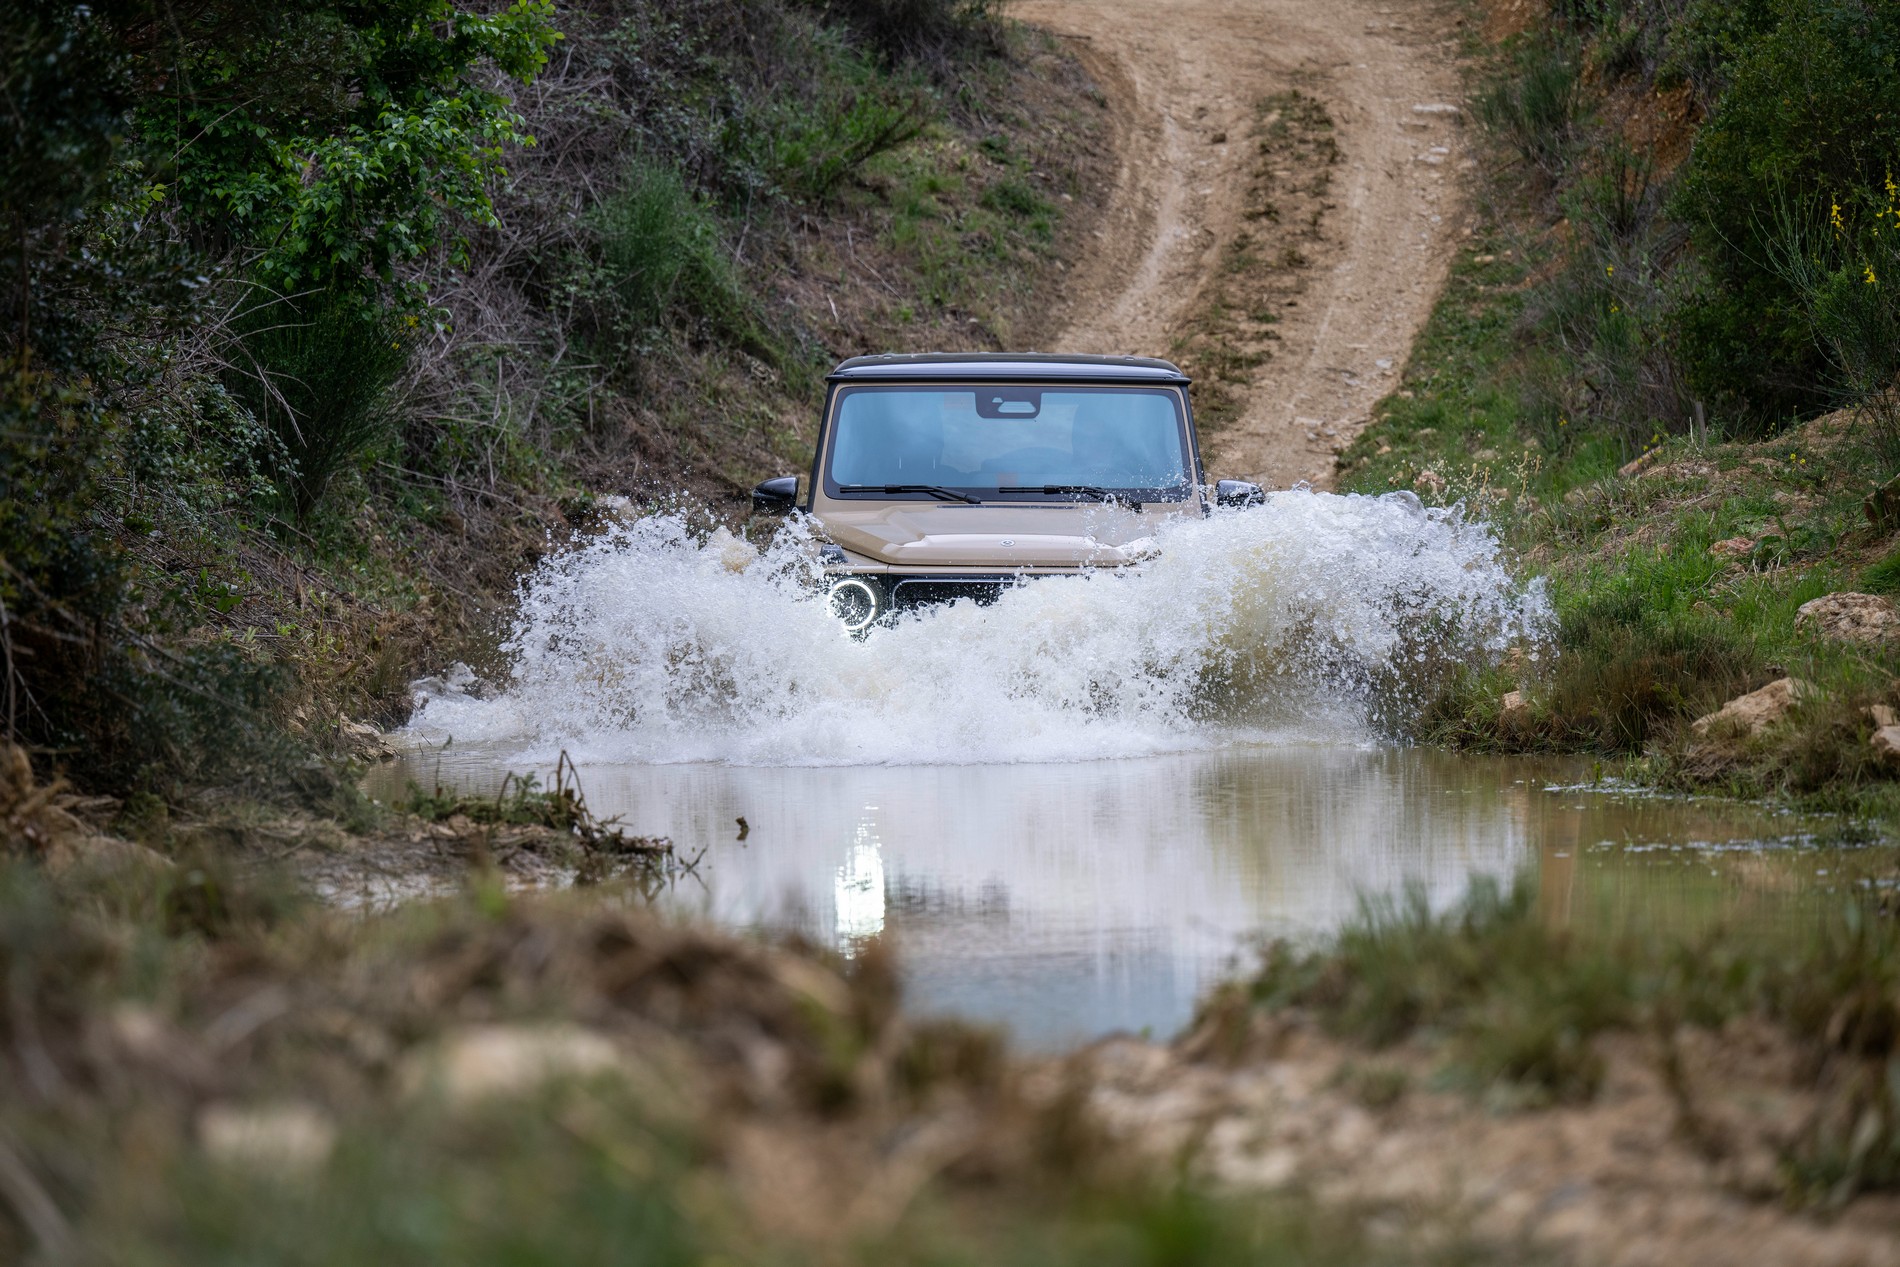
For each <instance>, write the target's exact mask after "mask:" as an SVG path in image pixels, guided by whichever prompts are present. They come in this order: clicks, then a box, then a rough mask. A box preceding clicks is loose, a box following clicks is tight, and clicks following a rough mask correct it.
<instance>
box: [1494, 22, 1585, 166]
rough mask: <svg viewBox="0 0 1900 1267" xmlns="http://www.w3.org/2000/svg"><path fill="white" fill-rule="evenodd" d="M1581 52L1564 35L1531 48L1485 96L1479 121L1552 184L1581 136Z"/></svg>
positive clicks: (1536, 41) (1547, 38) (1522, 51)
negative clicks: (1578, 53)
mask: <svg viewBox="0 0 1900 1267" xmlns="http://www.w3.org/2000/svg"><path fill="white" fill-rule="evenodd" d="M1578 83H1579V78H1578V67H1577V49H1576V46H1575V44H1574V43H1573V42H1572V41H1571V40H1570V39H1569V38H1568V37H1567V36H1564V35H1561V34H1553V35H1549V36H1544V37H1540V38H1536V39H1532V40H1530V41H1528V42H1526V43H1525V44H1524V45H1523V46H1522V47H1521V48H1520V49H1519V50H1518V53H1517V56H1516V59H1515V64H1514V65H1513V66H1512V67H1511V68H1510V70H1509V71H1508V72H1507V73H1506V74H1505V75H1504V76H1503V77H1502V78H1500V79H1499V80H1497V81H1496V82H1494V83H1493V84H1492V85H1491V86H1490V87H1488V88H1487V89H1485V91H1484V92H1482V93H1480V94H1479V96H1478V100H1477V110H1478V117H1479V118H1480V119H1481V120H1483V121H1484V123H1485V124H1486V126H1488V127H1490V128H1492V129H1494V130H1495V131H1497V132H1498V133H1499V134H1500V135H1502V136H1503V137H1504V138H1505V139H1506V140H1508V141H1509V142H1510V143H1511V145H1512V146H1513V147H1515V148H1516V150H1517V152H1518V154H1519V155H1520V156H1521V157H1522V158H1523V160H1524V161H1525V162H1526V163H1527V164H1529V165H1530V166H1531V167H1532V168H1534V169H1536V170H1537V171H1539V172H1541V173H1543V175H1544V176H1545V177H1546V178H1548V179H1555V178H1556V177H1558V176H1559V175H1561V174H1562V172H1563V170H1564V167H1565V165H1566V164H1567V163H1568V162H1569V159H1570V154H1571V147H1572V143H1573V141H1574V139H1575V135H1576V124H1577V112H1578V106H1579V96H1578Z"/></svg>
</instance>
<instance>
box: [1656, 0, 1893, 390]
mask: <svg viewBox="0 0 1900 1267" xmlns="http://www.w3.org/2000/svg"><path fill="white" fill-rule="evenodd" d="M1773 12H1774V18H1775V20H1774V23H1773V26H1772V28H1771V29H1768V30H1767V31H1766V32H1765V33H1764V34H1762V35H1761V36H1760V37H1759V38H1758V39H1755V40H1753V41H1750V42H1748V43H1747V44H1746V45H1745V46H1744V47H1742V48H1739V49H1736V50H1735V51H1734V52H1733V53H1732V54H1731V55H1730V56H1731V59H1732V60H1731V62H1730V65H1731V67H1732V69H1731V74H1730V82H1729V85H1728V87H1727V89H1726V90H1725V91H1724V92H1723V94H1722V96H1721V98H1720V101H1719V102H1718V104H1717V105H1716V108H1715V110H1714V112H1713V114H1712V115H1711V116H1710V118H1709V121H1708V122H1707V123H1706V124H1705V125H1704V126H1703V128H1702V130H1701V132H1700V134H1699V135H1698V137H1697V140H1696V147H1695V152H1694V154H1693V156H1692V157H1691V159H1690V162H1689V164H1688V167H1687V169H1686V171H1685V173H1684V176H1683V180H1682V183H1681V186H1680V188H1679V189H1678V191H1677V194H1676V197H1675V199H1674V203H1673V207H1674V210H1675V212H1676V214H1677V215H1678V216H1680V217H1681V219H1682V220H1683V221H1684V222H1685V223H1686V224H1688V225H1689V226H1690V227H1691V228H1692V230H1693V231H1694V234H1695V243H1696V248H1697V254H1698V257H1699V259H1700V261H1701V263H1702V265H1703V266H1704V267H1705V268H1706V269H1707V274H1708V283H1707V285H1706V287H1705V289H1704V290H1703V291H1702V292H1701V293H1700V294H1699V295H1697V296H1695V297H1693V298H1692V299H1691V300H1690V302H1689V303H1687V304H1685V306H1684V309H1683V314H1682V328H1683V331H1684V336H1685V352H1686V353H1687V360H1688V364H1687V367H1686V370H1687V374H1688V377H1689V379H1690V381H1691V383H1692V384H1693V385H1694V387H1695V388H1696V390H1697V391H1698V392H1700V393H1702V394H1703V395H1704V397H1705V398H1706V399H1710V400H1719V401H1721V402H1722V403H1723V404H1724V406H1725V407H1726V408H1728V409H1730V410H1733V411H1735V412H1736V413H1737V414H1738V415H1740V417H1741V418H1742V419H1744V420H1752V422H1753V423H1754V425H1758V426H1759V425H1764V424H1767V423H1770V422H1774V421H1778V420H1780V419H1781V418H1785V417H1786V415H1787V414H1788V413H1789V412H1791V411H1796V410H1811V409H1814V408H1816V407H1817V406H1820V405H1823V404H1825V403H1827V402H1828V401H1829V400H1830V398H1831V397H1832V396H1833V393H1832V392H1830V391H1829V390H1828V385H1829V384H1828V379H1829V375H1828V374H1827V370H1826V362H1825V359H1824V356H1823V351H1822V348H1823V347H1824V346H1827V344H1828V343H1829V341H1830V340H1831V338H1832V337H1834V335H1836V334H1838V333H1839V330H1838V326H1839V323H1840V322H1841V321H1843V320H1848V321H1852V320H1854V319H1855V318H1853V317H1852V316H1850V315H1849V314H1846V313H1843V312H1841V311H1839V310H1838V304H1839V301H1840V300H1841V299H1843V298H1844V297H1843V296H1841V295H1839V294H1834V295H1832V296H1831V297H1826V298H1825V303H1826V304H1827V305H1829V306H1830V307H1832V308H1833V309H1834V310H1833V311H1829V310H1828V309H1827V308H1822V309H1817V308H1815V307H1813V306H1811V303H1810V301H1811V300H1813V299H1817V298H1823V296H1820V295H1817V294H1815V293H1814V292H1812V291H1806V292H1805V293H1804V288H1803V287H1801V286H1799V285H1798V284H1796V283H1794V282H1792V281H1791V280H1790V279H1789V278H1788V277H1787V276H1786V275H1785V273H1786V267H1785V266H1786V263H1787V258H1786V251H1785V250H1782V251H1780V252H1779V253H1780V254H1781V256H1782V258H1783V264H1784V267H1783V269H1781V270H1777V269H1776V268H1775V267H1774V260H1775V259H1776V256H1777V254H1778V248H1777V240H1778V239H1779V238H1781V237H1782V236H1783V229H1784V228H1785V226H1786V225H1787V223H1788V221H1789V218H1790V217H1789V216H1787V215H1777V207H1778V205H1779V203H1780V202H1781V201H1782V200H1784V199H1793V200H1794V202H1795V204H1796V206H1795V209H1794V211H1793V213H1792V216H1793V219H1795V220H1796V221H1799V222H1801V223H1812V222H1814V221H1816V220H1822V219H1824V217H1825V216H1826V208H1827V207H1828V206H1829V205H1830V204H1831V203H1832V202H1843V203H1846V202H1849V201H1854V200H1857V199H1859V198H1860V197H1862V196H1863V195H1866V194H1868V193H1871V192H1872V191H1876V190H1879V189H1880V188H1881V183H1882V181H1883V180H1884V179H1885V178H1886V177H1887V176H1889V175H1891V174H1893V173H1894V172H1896V171H1900V111H1896V110H1895V109H1893V107H1892V102H1893V101H1895V100H1900V10H1896V9H1895V7H1894V6H1893V5H1890V4H1882V3H1870V2H1868V0H1776V3H1775V5H1774V10H1773ZM1829 331H1833V333H1832V334H1831V333H1829ZM1817 336H1818V337H1817Z"/></svg>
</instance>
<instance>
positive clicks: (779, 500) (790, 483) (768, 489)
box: [752, 475, 798, 515]
mask: <svg viewBox="0 0 1900 1267" xmlns="http://www.w3.org/2000/svg"><path fill="white" fill-rule="evenodd" d="M797 501H798V476H796V475H781V476H779V477H778V478H777V479H775V480H767V481H765V483H763V484H761V485H759V486H758V487H757V488H755V489H753V490H752V509H753V510H754V511H755V512H757V513H758V514H761V515H786V514H790V513H791V510H792V507H793V506H794V505H795V504H796V503H797Z"/></svg>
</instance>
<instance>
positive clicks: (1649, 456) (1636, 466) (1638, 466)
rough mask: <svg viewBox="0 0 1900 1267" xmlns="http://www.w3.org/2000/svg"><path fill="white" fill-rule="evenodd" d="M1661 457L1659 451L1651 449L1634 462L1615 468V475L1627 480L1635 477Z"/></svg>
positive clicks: (1660, 451)
mask: <svg viewBox="0 0 1900 1267" xmlns="http://www.w3.org/2000/svg"><path fill="white" fill-rule="evenodd" d="M1661 456H1662V450H1661V449H1651V450H1650V451H1649V452H1647V453H1645V454H1643V455H1642V456H1641V457H1639V458H1637V459H1636V460H1635V461H1632V462H1625V463H1624V464H1623V465H1621V466H1619V467H1617V468H1616V473H1617V474H1618V475H1621V476H1622V477H1623V478H1624V479H1628V478H1629V477H1630V476H1632V475H1635V474H1637V473H1638V472H1640V471H1646V470H1648V469H1649V468H1650V467H1651V466H1652V465H1654V464H1655V461H1656V459H1657V458H1659V457H1661Z"/></svg>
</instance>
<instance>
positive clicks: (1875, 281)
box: [1867, 264, 1880, 286]
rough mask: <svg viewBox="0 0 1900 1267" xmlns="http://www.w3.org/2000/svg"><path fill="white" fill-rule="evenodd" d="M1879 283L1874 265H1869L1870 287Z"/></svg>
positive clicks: (1868, 277) (1868, 278) (1868, 281)
mask: <svg viewBox="0 0 1900 1267" xmlns="http://www.w3.org/2000/svg"><path fill="white" fill-rule="evenodd" d="M1879 281H1880V279H1879V278H1878V277H1875V276H1874V266H1873V265H1872V264H1869V265H1868V266H1867V284H1868V285H1869V286H1873V285H1877V284H1878V283H1879Z"/></svg>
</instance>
